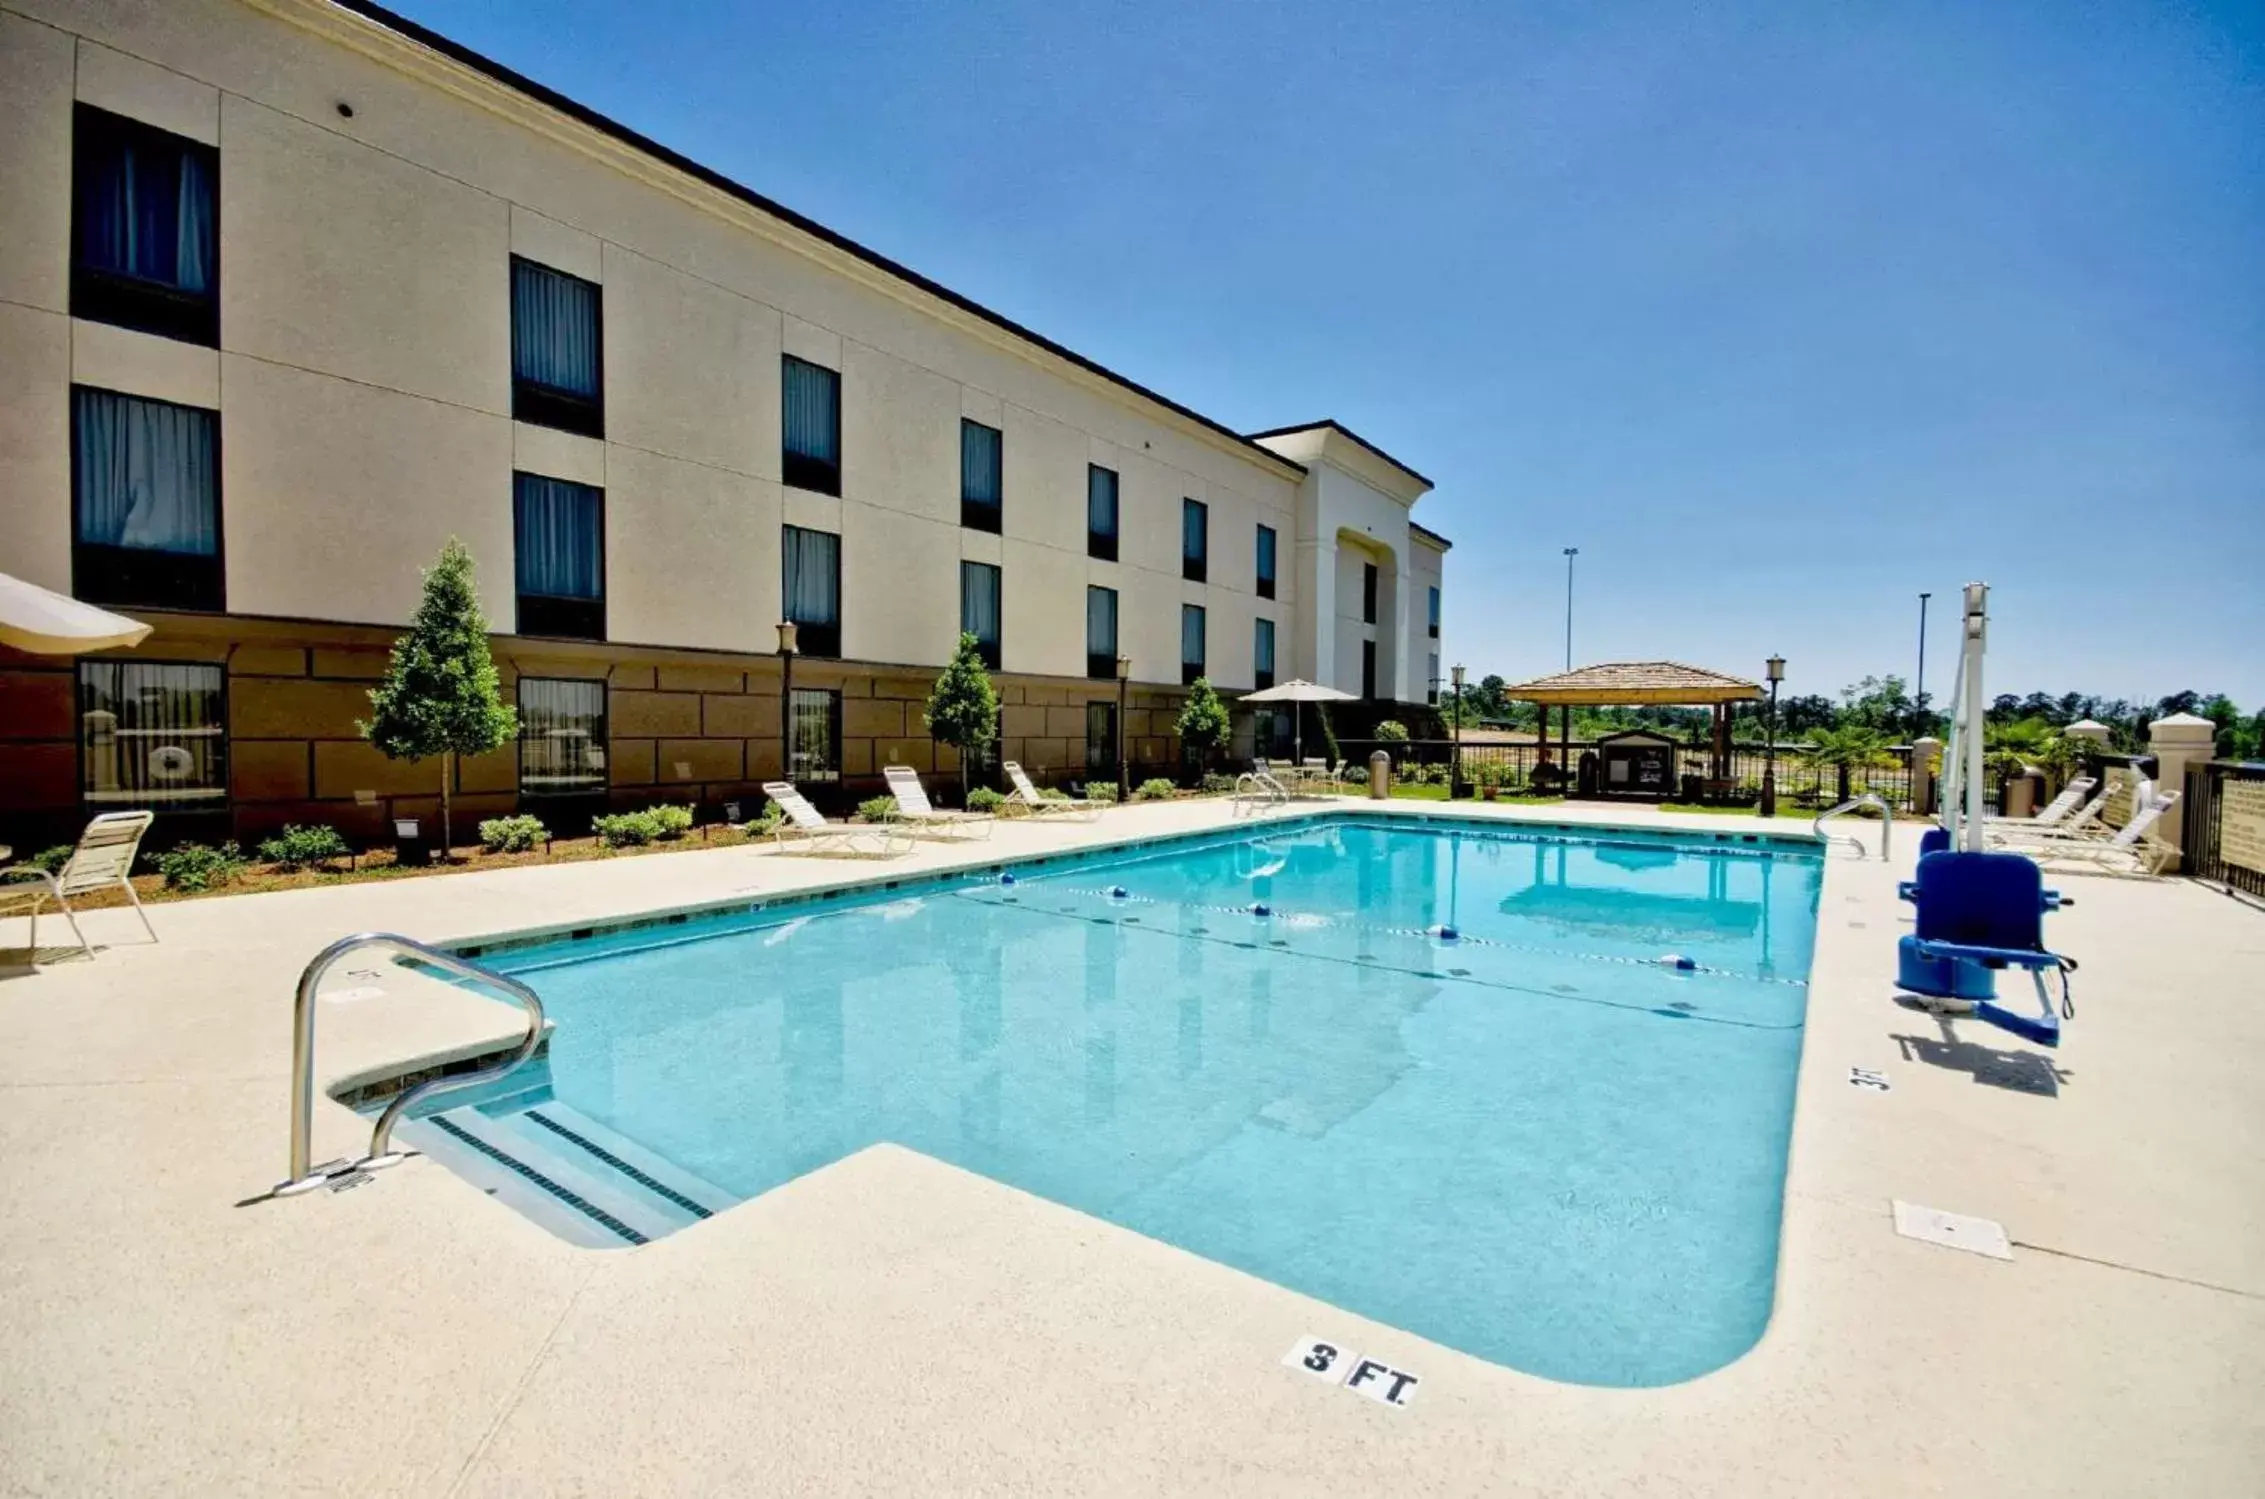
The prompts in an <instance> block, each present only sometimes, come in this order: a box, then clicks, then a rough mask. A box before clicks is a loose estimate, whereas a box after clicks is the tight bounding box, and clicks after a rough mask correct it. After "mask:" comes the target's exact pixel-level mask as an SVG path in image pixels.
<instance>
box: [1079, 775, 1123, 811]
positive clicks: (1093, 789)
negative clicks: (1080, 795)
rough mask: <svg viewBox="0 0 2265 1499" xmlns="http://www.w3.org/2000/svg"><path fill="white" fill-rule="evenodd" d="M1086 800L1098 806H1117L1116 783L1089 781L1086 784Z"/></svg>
mask: <svg viewBox="0 0 2265 1499" xmlns="http://www.w3.org/2000/svg"><path fill="white" fill-rule="evenodd" d="M1085 799H1086V800H1087V801H1089V802H1093V803H1096V804H1107V805H1109V806H1115V805H1116V802H1117V783H1116V782H1115V781H1087V782H1086V783H1085Z"/></svg>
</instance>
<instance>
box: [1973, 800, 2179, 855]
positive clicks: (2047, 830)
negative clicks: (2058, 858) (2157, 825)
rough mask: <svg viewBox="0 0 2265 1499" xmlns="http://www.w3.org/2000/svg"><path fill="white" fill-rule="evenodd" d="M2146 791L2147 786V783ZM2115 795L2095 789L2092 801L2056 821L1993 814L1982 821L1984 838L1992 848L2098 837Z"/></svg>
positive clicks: (2013, 847) (2020, 847)
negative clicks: (2109, 804) (2055, 839)
mask: <svg viewBox="0 0 2265 1499" xmlns="http://www.w3.org/2000/svg"><path fill="white" fill-rule="evenodd" d="M2142 791H2143V792H2145V791H2147V788H2146V787H2144V786H2143V787H2142ZM2114 795H2115V792H2114V791H2113V790H2112V789H2110V790H2102V791H2098V792H2095V793H2093V796H2092V799H2091V800H2090V801H2088V802H2086V803H2085V804H2084V805H2083V806H2081V807H2079V808H2077V809H2076V810H2075V811H2074V812H2071V813H2069V814H2068V816H2067V817H2065V818H2063V819H2062V820H2061V821H2059V822H2055V823H2040V822H2038V821H2037V820H2036V819H2035V818H2031V817H1993V818H1990V819H1989V820H1988V821H1986V822H1984V823H1983V824H1982V837H1983V839H1984V840H1985V841H1986V842H1987V843H1988V844H1989V845H1990V847H1992V848H2009V849H2024V848H2027V847H2029V846H2030V845H2031V844H2034V843H2038V842H2041V841H2043V840H2045V839H2048V838H2082V837H2090V836H2096V835H2097V834H2098V832H2099V825H2100V814H2101V813H2102V812H2104V811H2106V810H2107V807H2108V798H2110V797H2112V796H2114ZM2138 804H2140V805H2143V804H2144V803H2138Z"/></svg>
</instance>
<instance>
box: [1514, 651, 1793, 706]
mask: <svg viewBox="0 0 2265 1499" xmlns="http://www.w3.org/2000/svg"><path fill="white" fill-rule="evenodd" d="M1502 695H1503V696H1504V697H1507V698H1516V699H1517V700H1518V701H1520V702H1527V703H1586V704H1593V705H1600V706H1601V705H1604V704H1611V703H1689V704H1698V703H1728V702H1737V701H1740V700H1742V699H1746V698H1757V697H1760V696H1761V695H1762V689H1761V685H1760V684H1759V683H1756V682H1749V681H1746V680H1745V679H1744V678H1742V677H1733V676H1727V675H1725V674H1724V673H1722V672H1719V671H1708V670H1707V669H1706V668H1705V667H1701V666H1686V665H1684V664H1683V663H1682V662H1680V661H1605V662H1600V663H1599V664H1597V665H1595V666H1584V667H1581V668H1580V669H1578V670H1576V671H1567V672H1559V673H1558V674H1557V675H1555V676H1549V677H1536V678H1535V679H1534V680H1533V681H1531V682H1520V683H1518V684H1516V685H1515V686H1511V687H1505V688H1503V689H1502Z"/></svg>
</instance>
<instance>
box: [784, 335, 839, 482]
mask: <svg viewBox="0 0 2265 1499" xmlns="http://www.w3.org/2000/svg"><path fill="white" fill-rule="evenodd" d="M779 357H780V361H781V362H780V373H781V387H782V390H783V392H784V394H783V396H782V400H783V402H784V407H783V411H782V413H781V415H782V418H783V421H782V426H781V429H780V430H781V433H782V438H783V440H782V442H781V448H780V455H779V469H780V477H781V478H783V479H784V480H785V481H786V482H787V483H789V484H791V485H793V486H794V487H795V488H797V489H809V490H815V491H816V492H817V493H819V494H840V493H841V492H842V377H841V376H840V374H838V373H837V372H835V371H833V370H830V369H827V368H826V367H825V366H824V365H822V364H812V363H811V362H810V361H809V360H807V359H797V358H795V357H794V356H793V355H792V354H782V355H781V356H779Z"/></svg>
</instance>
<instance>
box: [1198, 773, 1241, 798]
mask: <svg viewBox="0 0 2265 1499" xmlns="http://www.w3.org/2000/svg"><path fill="white" fill-rule="evenodd" d="M1198 784H1199V785H1200V786H1201V787H1202V788H1203V790H1204V791H1206V792H1208V793H1210V794H1213V795H1221V794H1224V793H1226V792H1229V791H1232V790H1234V789H1235V778H1234V777H1233V776H1222V775H1207V776H1205V777H1204V778H1203V779H1202V781H1200V782H1199V783H1198Z"/></svg>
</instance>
